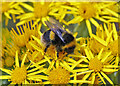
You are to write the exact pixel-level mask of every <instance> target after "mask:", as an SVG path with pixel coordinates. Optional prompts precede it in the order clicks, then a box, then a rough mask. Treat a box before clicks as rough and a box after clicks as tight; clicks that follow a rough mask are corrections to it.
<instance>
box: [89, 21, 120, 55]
mask: <svg viewBox="0 0 120 86" xmlns="http://www.w3.org/2000/svg"><path fill="white" fill-rule="evenodd" d="M103 27H104V29H105V30H104V29H103ZM103 27H102V26H101V27H100V29H99V31H97V32H96V35H94V34H92V37H93V38H94V39H95V40H96V41H97V43H98V44H99V45H102V46H101V48H100V49H102V48H106V49H107V50H110V51H112V54H113V55H114V56H116V55H118V34H117V30H116V26H115V24H114V23H112V24H110V23H109V24H107V26H106V24H104V26H103ZM90 42H91V41H90ZM89 44H90V45H89V46H90V48H95V47H94V46H93V47H92V46H91V45H92V44H93V45H94V44H95V42H93V43H89ZM95 46H96V45H95ZM96 47H100V46H96ZM100 49H99V50H100ZM98 52H99V51H98ZM98 52H97V53H98Z"/></svg>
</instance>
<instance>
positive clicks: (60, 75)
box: [48, 67, 70, 84]
mask: <svg viewBox="0 0 120 86" xmlns="http://www.w3.org/2000/svg"><path fill="white" fill-rule="evenodd" d="M48 79H49V81H50V83H51V84H67V83H68V82H69V80H70V72H68V71H67V70H65V69H62V68H61V67H59V68H57V69H53V70H52V71H50V73H49V76H48Z"/></svg>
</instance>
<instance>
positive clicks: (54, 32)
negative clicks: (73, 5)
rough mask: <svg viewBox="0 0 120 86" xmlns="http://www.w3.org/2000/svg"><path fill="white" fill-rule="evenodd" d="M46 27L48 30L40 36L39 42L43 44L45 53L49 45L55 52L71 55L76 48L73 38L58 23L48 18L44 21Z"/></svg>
mask: <svg viewBox="0 0 120 86" xmlns="http://www.w3.org/2000/svg"><path fill="white" fill-rule="evenodd" d="M45 23H46V25H47V26H48V27H49V28H50V29H49V30H47V31H46V32H44V34H43V35H42V36H41V41H42V43H43V44H45V46H46V48H45V50H44V51H45V52H46V51H47V48H48V47H49V46H50V45H53V46H55V48H56V50H57V52H58V53H59V52H62V51H64V52H67V53H68V54H70V53H73V52H74V49H75V47H76V40H75V38H74V36H73V35H72V34H71V33H69V32H67V31H66V30H65V29H64V28H63V27H62V26H61V25H60V23H59V22H58V21H56V20H55V19H53V18H51V17H50V18H49V20H48V21H45Z"/></svg>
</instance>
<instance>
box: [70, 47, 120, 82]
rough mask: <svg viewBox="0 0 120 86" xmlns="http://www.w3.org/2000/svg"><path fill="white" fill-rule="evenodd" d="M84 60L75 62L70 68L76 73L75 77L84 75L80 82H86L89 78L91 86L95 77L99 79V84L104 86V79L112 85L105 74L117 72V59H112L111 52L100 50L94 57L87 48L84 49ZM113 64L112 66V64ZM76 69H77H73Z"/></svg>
mask: <svg viewBox="0 0 120 86" xmlns="http://www.w3.org/2000/svg"><path fill="white" fill-rule="evenodd" d="M85 53H86V58H85V59H84V60H83V61H81V60H82V59H80V60H79V61H76V62H75V63H74V64H72V66H71V70H72V69H73V72H77V76H79V75H82V74H84V77H83V79H82V80H87V79H89V78H90V77H91V82H92V83H91V84H95V79H96V76H98V77H100V80H101V82H103V84H106V82H105V80H104V79H106V80H107V81H108V82H109V83H110V84H113V82H112V81H111V79H110V78H109V77H108V76H107V73H110V72H116V71H118V67H119V66H118V63H119V57H118V56H117V57H114V56H113V55H112V54H111V52H108V51H104V52H103V48H102V49H101V50H100V52H99V54H98V55H94V54H93V53H92V52H91V50H90V49H89V48H88V47H87V48H86V49H85ZM113 63H114V64H113ZM75 67H78V68H77V69H74V68H75Z"/></svg>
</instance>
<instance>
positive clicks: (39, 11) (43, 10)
mask: <svg viewBox="0 0 120 86" xmlns="http://www.w3.org/2000/svg"><path fill="white" fill-rule="evenodd" d="M48 12H49V2H45V3H44V4H41V3H40V2H39V3H38V2H35V3H34V15H35V17H36V18H42V17H45V16H47V15H48Z"/></svg>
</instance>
